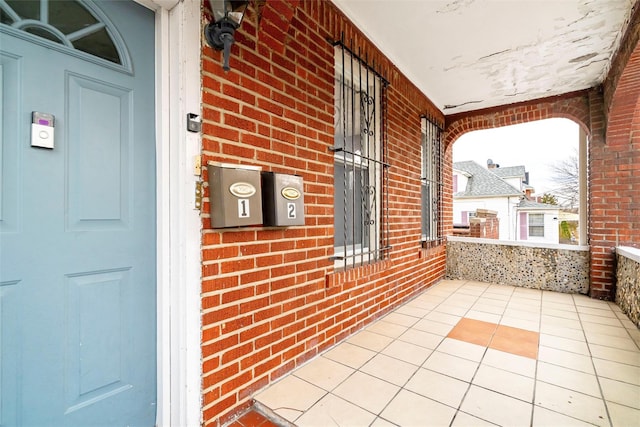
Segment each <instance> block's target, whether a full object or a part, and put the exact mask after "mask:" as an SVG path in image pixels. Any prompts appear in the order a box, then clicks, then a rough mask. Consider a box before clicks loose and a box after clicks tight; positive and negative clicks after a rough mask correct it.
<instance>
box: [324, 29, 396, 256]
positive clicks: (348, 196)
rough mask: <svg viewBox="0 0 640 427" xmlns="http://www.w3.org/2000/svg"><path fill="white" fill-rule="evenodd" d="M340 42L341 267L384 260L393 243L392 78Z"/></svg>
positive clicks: (337, 176) (337, 179)
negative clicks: (387, 95) (388, 137)
mask: <svg viewBox="0 0 640 427" xmlns="http://www.w3.org/2000/svg"><path fill="white" fill-rule="evenodd" d="M334 46H335V65H336V66H335V117H334V120H335V121H334V125H335V143H334V146H333V147H331V151H333V153H334V184H335V187H334V208H335V213H334V256H333V257H331V259H332V260H333V261H335V264H336V267H343V268H349V267H355V266H357V265H364V264H369V263H372V262H375V261H377V260H380V259H382V258H383V257H384V253H385V251H387V250H389V249H390V246H389V244H388V235H389V233H388V205H389V204H388V191H387V188H388V176H387V173H386V169H387V168H388V166H389V165H388V164H386V163H385V162H384V159H385V158H386V153H385V148H386V144H385V139H386V131H385V130H386V129H385V126H386V116H385V112H386V102H385V101H386V98H385V89H386V86H387V82H386V80H385V79H384V78H382V76H381V75H380V74H379V73H377V72H376V71H375V68H374V66H369V65H368V63H367V60H366V58H365V59H364V60H363V59H362V58H361V57H360V55H359V54H356V53H355V52H354V51H353V49H349V48H348V47H347V46H346V45H345V44H344V42H342V41H341V42H337V43H335V44H334ZM383 218H384V221H383ZM383 223H384V226H383ZM384 227H387V229H385V228H384Z"/></svg>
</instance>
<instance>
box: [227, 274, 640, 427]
mask: <svg viewBox="0 0 640 427" xmlns="http://www.w3.org/2000/svg"><path fill="white" fill-rule="evenodd" d="M639 345H640V330H638V329H637V328H636V327H635V326H634V325H633V323H631V321H629V319H628V318H627V317H626V316H625V315H624V314H623V313H622V312H621V311H620V309H619V308H618V306H616V305H615V304H613V303H609V302H604V301H597V300H592V299H590V298H588V297H586V296H583V295H569V294H561V293H554V292H548V291H539V290H532V289H524V288H514V287H509V286H503V285H492V284H486V283H479V282H471V281H455V280H444V281H441V282H439V283H438V284H437V285H435V286H433V287H431V288H430V289H428V290H427V291H425V292H424V293H423V294H421V295H420V296H418V297H417V298H415V299H413V300H412V301H410V302H408V303H407V304H405V305H403V306H401V307H399V308H398V309H396V310H395V311H393V312H391V313H389V314H388V315H386V316H385V317H383V318H381V319H380V320H378V321H376V322H375V323H373V324H372V325H370V326H368V327H367V328H365V329H363V330H362V331H360V332H358V333H357V334H355V335H353V336H352V337H350V338H349V339H347V340H346V341H344V342H342V343H340V344H339V345H337V346H335V347H333V348H332V349H330V350H329V351H327V352H326V353H324V354H322V355H320V356H318V357H316V358H315V359H313V360H311V361H310V362H308V363H307V364H305V365H304V366H302V367H300V368H298V369H297V370H295V371H294V372H292V373H291V374H289V375H288V376H286V377H284V378H282V379H281V380H280V381H278V382H276V383H274V384H273V385H272V386H270V387H269V388H267V389H265V390H264V391H262V392H260V393H258V394H257V395H256V396H255V400H256V401H257V405H259V406H260V407H265V408H266V411H267V412H269V413H270V415H271V416H274V415H275V416H276V418H278V417H279V418H280V422H279V421H278V420H276V419H273V418H272V420H273V421H275V422H276V423H279V424H282V422H284V424H286V423H291V424H294V425H296V426H299V427H304V426H319V427H327V426H354V427H357V426H372V427H382V426H407V427H408V426H484V425H500V426H591V425H597V426H615V427H617V426H640V350H639V348H640V347H639ZM250 415H251V413H250V414H247V415H245V416H246V417H249V416H250ZM247 419H248V418H247ZM238 421H241V420H238ZM262 422H263V421H259V423H258V421H256V424H251V423H249V424H236V426H237V427H240V426H244V427H247V426H249V425H264V426H265V427H266V426H267V425H271V424H260V423H262Z"/></svg>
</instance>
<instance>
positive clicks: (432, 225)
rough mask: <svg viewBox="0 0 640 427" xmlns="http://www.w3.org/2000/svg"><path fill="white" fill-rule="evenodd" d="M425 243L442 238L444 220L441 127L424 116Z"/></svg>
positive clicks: (432, 242)
mask: <svg viewBox="0 0 640 427" xmlns="http://www.w3.org/2000/svg"><path fill="white" fill-rule="evenodd" d="M421 148H422V150H421V151H422V156H421V157H422V176H421V178H420V180H421V192H422V194H421V204H422V207H421V208H422V209H421V211H422V244H423V246H429V245H431V244H437V243H438V242H440V241H441V240H442V238H443V236H442V234H443V233H442V231H443V223H442V189H443V187H444V185H443V182H442V164H443V158H442V156H443V151H442V127H441V126H439V125H438V124H437V123H436V122H435V120H432V119H429V118H427V117H423V118H422V147H421Z"/></svg>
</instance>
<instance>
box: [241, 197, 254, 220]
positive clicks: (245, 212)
mask: <svg viewBox="0 0 640 427" xmlns="http://www.w3.org/2000/svg"><path fill="white" fill-rule="evenodd" d="M250 216H251V212H250V211H249V199H238V218H249V217H250Z"/></svg>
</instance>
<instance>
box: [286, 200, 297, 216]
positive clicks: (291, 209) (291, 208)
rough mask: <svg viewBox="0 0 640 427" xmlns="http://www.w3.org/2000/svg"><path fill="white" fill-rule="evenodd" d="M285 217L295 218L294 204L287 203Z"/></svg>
mask: <svg viewBox="0 0 640 427" xmlns="http://www.w3.org/2000/svg"><path fill="white" fill-rule="evenodd" d="M287 218H289V219H296V204H295V203H287Z"/></svg>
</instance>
